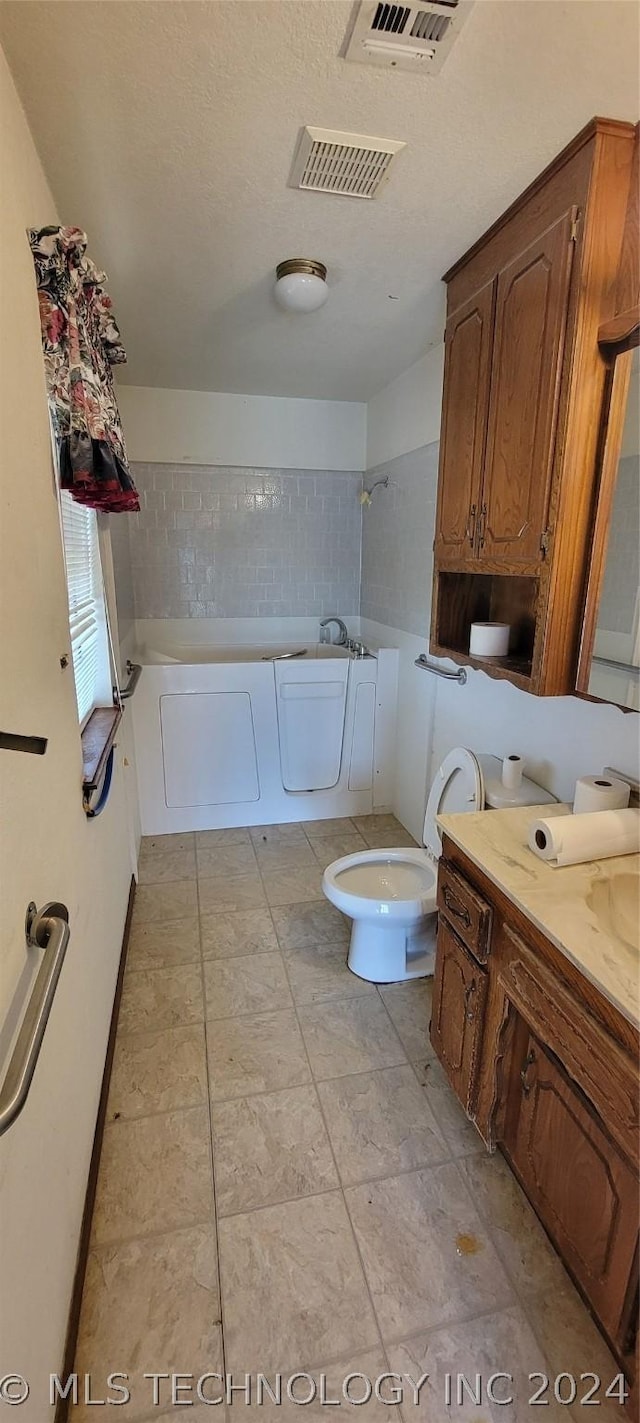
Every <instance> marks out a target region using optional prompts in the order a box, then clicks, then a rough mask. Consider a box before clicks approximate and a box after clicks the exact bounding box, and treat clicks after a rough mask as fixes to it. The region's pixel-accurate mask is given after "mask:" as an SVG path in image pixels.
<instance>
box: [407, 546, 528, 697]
mask: <svg viewBox="0 0 640 1423" xmlns="http://www.w3.org/2000/svg"><path fill="white" fill-rule="evenodd" d="M539 592H540V582H539V579H538V578H535V577H522V576H520V575H517V574H514V575H509V574H495V573H462V572H452V571H451V570H443V569H440V570H437V571H436V575H435V593H436V596H435V605H434V615H433V626H432V633H431V651H432V652H433V653H435V655H436V656H438V657H452V658H453V659H454V661H456V662H461V663H463V664H465V665H466V666H470V667H479V668H481V669H482V671H484V672H487V673H488V674H489V676H491V677H500V678H508V679H509V681H511V682H515V683H516V685H517V686H521V687H523V688H524V689H525V690H527V691H529V690H531V677H532V668H533V653H534V643H535V636H536V621H537V611H538V601H539ZM487 622H498V623H509V625H510V627H511V638H510V645H509V655H508V656H507V657H472V656H471V655H470V653H469V639H470V636H471V624H472V623H487Z"/></svg>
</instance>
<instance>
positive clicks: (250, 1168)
mask: <svg viewBox="0 0 640 1423" xmlns="http://www.w3.org/2000/svg"><path fill="white" fill-rule="evenodd" d="M211 1128H212V1132H213V1158H214V1163H215V1176H216V1203H217V1208H218V1213H219V1215H220V1216H223V1215H230V1214H232V1213H236V1212H238V1211H251V1210H255V1209H256V1208H257V1207H259V1206H268V1205H275V1204H276V1203H277V1202H278V1201H288V1200H294V1199H296V1198H298V1197H300V1196H309V1195H317V1194H319V1193H320V1192H321V1191H328V1190H330V1189H331V1188H332V1187H334V1186H338V1185H339V1182H338V1177H337V1174H336V1169H335V1166H334V1164H333V1157H332V1155H331V1147H330V1146H329V1138H328V1136H327V1133H326V1130H325V1126H324V1122H323V1120H322V1113H321V1111H320V1108H319V1106H318V1099H317V1096H316V1092H315V1088H314V1087H289V1088H286V1089H285V1090H284V1091H282V1092H271V1093H267V1094H266V1095H264V1096H262V1097H245V1098H244V1100H243V1101H240V1102H219V1103H218V1104H217V1105H214V1106H213V1107H212V1112H211Z"/></svg>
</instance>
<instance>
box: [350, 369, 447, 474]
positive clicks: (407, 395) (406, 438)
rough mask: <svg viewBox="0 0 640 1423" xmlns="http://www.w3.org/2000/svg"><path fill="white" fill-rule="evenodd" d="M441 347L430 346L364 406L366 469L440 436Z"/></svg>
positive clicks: (384, 462) (428, 443)
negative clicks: (365, 409) (365, 419)
mask: <svg viewBox="0 0 640 1423" xmlns="http://www.w3.org/2000/svg"><path fill="white" fill-rule="evenodd" d="M443 370H444V346H433V347H432V349H431V350H430V351H427V353H426V355H425V356H422V357H421V359H420V360H419V361H416V362H415V364H414V365H412V366H409V368H408V370H406V371H403V372H402V374H401V375H399V376H397V378H396V380H394V381H392V382H391V385H387V386H385V387H384V390H381V391H379V393H378V395H375V396H374V397H373V400H370V401H369V404H368V406H367V466H366V467H367V469H375V468H376V466H377V465H379V464H386V462H387V460H392V459H395V458H396V456H397V455H406V454H408V452H409V450H418V449H420V447H421V446H422V445H430V444H431V443H432V441H433V440H437V439H438V438H439V435H440V407H441V404H442V375H443Z"/></svg>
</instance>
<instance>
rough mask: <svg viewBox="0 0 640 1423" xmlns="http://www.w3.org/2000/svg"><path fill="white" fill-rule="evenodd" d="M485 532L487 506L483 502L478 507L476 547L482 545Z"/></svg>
mask: <svg viewBox="0 0 640 1423" xmlns="http://www.w3.org/2000/svg"><path fill="white" fill-rule="evenodd" d="M486 532H487V506H486V504H483V505H482V506H481V508H480V518H479V520H478V548H482V547H483V546H484V540H485V534H486Z"/></svg>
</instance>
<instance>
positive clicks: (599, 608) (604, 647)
mask: <svg viewBox="0 0 640 1423" xmlns="http://www.w3.org/2000/svg"><path fill="white" fill-rule="evenodd" d="M639 357H640V352H639V351H638V349H636V350H634V351H633V352H625V353H623V354H620V355H618V356H616V357H615V358H613V359H612V364H611V371H610V378H609V404H608V412H607V422H606V432H605V437H604V442H603V451H602V469H601V480H600V493H599V499H598V508H597V511H596V516H595V524H594V534H593V545H592V563H591V569H590V573H589V583H588V590H587V601H586V612H585V626H584V632H583V647H582V652H581V659H580V670H579V676H578V690H579V691H582V692H586V693H587V694H588V695H589V696H591V697H598V698H599V699H601V700H603V701H607V702H616V703H617V704H618V705H619V706H622V707H627V708H629V709H633V710H635V711H640V359H639Z"/></svg>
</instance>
